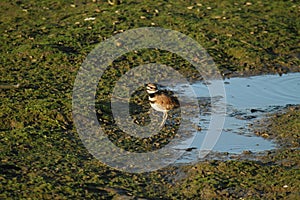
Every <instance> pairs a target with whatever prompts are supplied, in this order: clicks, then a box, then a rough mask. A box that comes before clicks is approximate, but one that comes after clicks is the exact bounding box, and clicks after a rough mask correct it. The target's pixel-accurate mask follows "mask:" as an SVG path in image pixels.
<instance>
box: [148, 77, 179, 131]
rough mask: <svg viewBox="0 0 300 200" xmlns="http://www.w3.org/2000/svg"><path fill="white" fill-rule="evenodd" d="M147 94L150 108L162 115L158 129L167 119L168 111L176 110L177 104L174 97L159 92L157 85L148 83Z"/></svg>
mask: <svg viewBox="0 0 300 200" xmlns="http://www.w3.org/2000/svg"><path fill="white" fill-rule="evenodd" d="M147 93H148V95H149V101H150V105H151V107H152V108H153V109H154V110H157V111H159V112H163V113H164V115H163V121H162V123H161V124H160V127H162V126H163V125H164V123H165V122H166V119H167V117H168V111H170V110H172V109H174V108H178V107H179V102H178V100H177V99H176V98H175V97H173V96H170V95H168V94H167V93H165V92H163V91H160V90H159V89H158V87H157V85H155V84H153V83H149V84H148V85H147Z"/></svg>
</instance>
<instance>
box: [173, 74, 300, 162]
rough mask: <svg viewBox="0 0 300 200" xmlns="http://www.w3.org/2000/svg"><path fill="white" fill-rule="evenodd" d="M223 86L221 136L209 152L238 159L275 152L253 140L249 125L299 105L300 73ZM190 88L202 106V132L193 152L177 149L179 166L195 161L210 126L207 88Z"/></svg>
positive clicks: (261, 141)
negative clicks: (224, 115)
mask: <svg viewBox="0 0 300 200" xmlns="http://www.w3.org/2000/svg"><path fill="white" fill-rule="evenodd" d="M224 84H225V90H226V104H227V105H226V108H227V114H226V118H225V124H224V128H223V130H222V132H221V136H220V137H219V139H218V141H217V143H216V145H215V146H214V148H213V150H212V152H214V154H215V155H217V154H218V155H239V154H242V153H245V152H253V153H260V152H263V151H265V150H271V149H275V148H276V144H275V143H274V142H273V141H270V140H266V139H264V138H262V137H258V136H256V135H255V134H254V133H253V130H251V125H252V124H253V125H254V126H255V121H256V120H258V119H260V118H261V117H263V116H264V115H265V114H267V113H272V112H275V111H279V110H280V109H282V108H284V107H286V106H287V105H288V104H300V73H291V74H285V75H282V76H278V75H265V76H254V77H247V78H231V79H227V80H224ZM184 87H185V86H179V88H176V89H178V90H179V91H184ZM192 87H193V89H194V91H195V93H196V95H197V97H198V98H199V102H200V104H201V103H203V105H204V106H203V107H201V112H200V123H199V126H200V127H201V129H202V130H201V131H198V132H197V133H196V134H195V138H194V140H193V142H192V145H191V147H192V148H189V149H188V151H186V149H187V148H188V147H187V146H185V145H184V144H182V145H180V146H178V149H181V150H183V151H186V153H184V155H183V157H181V158H180V159H179V160H178V163H186V162H193V161H197V160H198V158H199V156H198V155H199V149H200V148H201V145H202V142H203V140H204V137H205V135H206V131H207V130H208V126H209V123H210V111H209V109H208V110H205V104H209V103H210V95H209V91H208V88H207V85H206V84H204V83H203V82H198V83H195V84H193V85H192ZM185 95H187V96H189V95H192V94H188V93H187V94H185ZM212 98H217V97H212ZM195 121H196V120H195ZM197 121H198V122H199V120H197ZM187 143H188V141H187Z"/></svg>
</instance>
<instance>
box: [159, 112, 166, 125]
mask: <svg viewBox="0 0 300 200" xmlns="http://www.w3.org/2000/svg"><path fill="white" fill-rule="evenodd" d="M167 118H168V113H167V112H164V116H163V120H162V122H161V124H160V127H162V126H163V125H164V124H165V122H166V120H167Z"/></svg>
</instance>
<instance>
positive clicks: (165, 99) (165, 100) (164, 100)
mask: <svg viewBox="0 0 300 200" xmlns="http://www.w3.org/2000/svg"><path fill="white" fill-rule="evenodd" d="M156 102H157V103H158V104H160V105H162V106H163V107H164V108H166V110H172V109H173V108H175V107H178V106H179V104H178V102H177V101H176V100H175V99H174V98H172V97H170V96H168V95H166V94H161V95H160V98H157V100H156Z"/></svg>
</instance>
